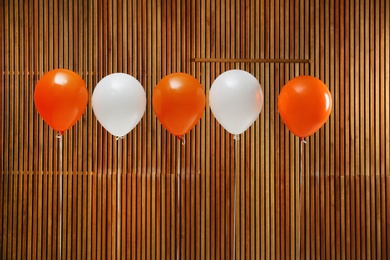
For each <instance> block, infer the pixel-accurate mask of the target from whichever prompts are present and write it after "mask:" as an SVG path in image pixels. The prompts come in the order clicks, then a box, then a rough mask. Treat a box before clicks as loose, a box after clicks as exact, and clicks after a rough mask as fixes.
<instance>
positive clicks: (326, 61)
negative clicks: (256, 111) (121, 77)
mask: <svg viewBox="0 0 390 260" xmlns="http://www.w3.org/2000/svg"><path fill="white" fill-rule="evenodd" d="M0 6H1V9H0V45H1V49H0V50H1V51H0V68H1V108H0V109H1V111H0V112H1V136H0V137H1V148H0V152H1V154H0V155H1V159H0V160H1V182H0V208H1V210H0V255H1V257H0V258H1V259H14V258H18V259H20V258H22V259H31V258H32V259H46V258H48V259H49V258H53V259H58V258H60V257H59V254H61V255H62V258H76V257H77V258H78V259H91V258H92V259H95V258H98V259H114V258H120V257H122V258H131V259H139V258H142V259H173V258H175V257H176V254H177V253H179V254H180V256H181V259H195V258H196V259H231V258H232V247H231V244H232V242H233V228H232V227H233V214H234V213H233V194H234V193H233V190H234V189H233V180H234V179H233V176H234V172H235V170H236V172H237V211H236V218H237V232H236V240H235V241H236V254H237V258H239V259H244V258H245V259H274V258H277V259H285V258H292V259H294V258H296V256H297V255H298V252H299V248H300V247H299V244H298V243H297V241H298V236H299V230H300V227H302V232H301V235H300V238H301V242H302V243H301V250H300V252H301V255H302V258H306V259H309V258H310V259H314V258H317V259H319V258H321V259H335V258H337V259H340V258H342V259H345V258H346V259H360V258H368V259H370V258H371V259H388V258H390V222H389V219H390V133H389V132H390V130H389V129H390V125H389V124H390V4H389V1H386V0H376V1H370V0H340V1H337V0H328V1H326V0H302V1H298V0H275V1H273V0H261V1H257V0H245V1H244V0H213V1H208V0H185V1H181V0H167V1H165V0H163V1H161V0H150V1H136V0H134V1H126V0H104V1H92V0H90V1H83V0H54V1H51V0H2V1H1V3H0ZM58 67H62V68H68V69H70V70H73V71H75V72H77V73H78V74H79V75H80V76H81V77H82V78H83V79H84V80H85V81H86V84H87V87H88V91H89V94H90V96H91V95H92V93H93V89H94V86H95V85H96V84H97V82H98V81H99V80H100V79H101V78H103V77H104V76H106V75H108V74H110V73H113V72H125V73H128V74H131V75H133V76H134V77H135V78H137V79H138V80H139V81H140V82H141V83H142V85H143V86H144V88H145V91H146V94H147V109H146V113H145V116H144V117H143V119H142V120H141V122H140V124H139V125H138V126H137V127H136V128H135V129H134V130H133V131H132V132H131V133H130V134H129V135H127V136H126V138H125V139H123V140H118V141H117V140H116V139H115V138H114V137H112V136H111V135H110V134H108V133H107V132H106V131H105V130H104V129H103V128H102V127H101V125H100V124H98V123H97V121H96V118H95V117H94V114H93V112H92V108H91V105H90V102H89V105H88V106H87V110H86V112H85V114H84V115H83V117H82V119H81V120H80V121H79V122H78V123H77V124H76V125H75V126H74V127H72V129H70V130H69V131H67V132H66V133H65V135H64V136H63V151H62V152H61V151H60V149H59V148H60V147H59V142H60V140H58V139H57V138H56V133H55V132H54V131H53V130H52V129H50V128H49V127H48V126H47V125H46V124H45V123H44V122H43V121H42V119H41V118H40V116H39V115H38V114H37V111H36V109H35V107H34V102H33V92H34V86H35V84H36V82H37V80H38V79H39V78H40V77H41V76H42V74H43V73H45V72H47V71H49V70H51V69H54V68H58ZM237 68H238V69H243V70H246V71H248V72H250V73H252V74H253V75H254V76H255V77H256V78H257V79H258V80H259V82H260V83H261V85H262V88H263V91H264V97H265V101H264V107H263V110H262V112H261V114H260V116H259V118H258V120H257V121H256V122H255V123H254V125H253V126H252V127H251V128H250V129H249V130H247V131H246V132H245V133H244V134H242V135H241V136H240V140H239V141H237V143H236V144H237V146H236V149H235V143H234V142H235V141H234V140H233V136H232V135H230V134H228V133H227V132H226V131H225V130H224V129H223V128H222V127H221V126H220V125H219V124H218V123H217V122H216V120H215V119H214V117H213V115H212V113H211V110H210V108H209V106H208V105H206V109H205V112H204V115H203V117H202V119H201V121H200V122H199V124H197V126H196V127H195V128H194V129H193V130H192V131H191V132H190V133H189V134H187V135H186V136H185V138H186V144H185V145H184V146H182V145H181V144H180V143H179V141H178V140H176V138H175V137H173V136H172V135H171V134H169V133H168V132H167V131H166V130H165V129H164V128H163V127H162V126H161V124H160V123H159V122H158V120H157V119H156V117H155V115H154V113H153V109H152V107H151V103H152V102H151V95H152V91H153V88H154V86H155V85H156V84H157V82H158V81H159V80H160V79H161V78H162V77H163V76H165V75H167V74H170V73H173V72H186V73H189V74H191V75H194V76H195V77H196V78H197V79H198V80H199V81H200V82H201V83H202V85H203V87H204V90H205V93H206V95H208V92H209V89H210V86H211V84H212V82H213V80H214V79H215V78H216V77H217V76H218V75H219V74H220V73H222V72H223V71H226V70H229V69H237ZM301 74H310V75H313V76H316V77H319V78H320V79H322V80H323V81H324V82H325V83H326V85H327V86H328V87H329V89H330V91H331V93H332V96H333V111H332V114H331V116H330V118H329V120H328V122H327V123H326V124H325V126H324V127H322V128H321V129H320V130H319V131H318V132H317V133H316V134H314V135H313V136H311V137H309V138H307V139H306V141H307V144H305V145H304V150H303V155H304V156H303V157H302V160H303V165H304V169H303V170H304V204H303V206H304V214H302V215H301V226H300V220H299V218H298V216H299V211H298V201H299V192H298V188H299V187H298V183H299V182H298V176H299V163H300V153H299V145H300V144H299V140H298V138H297V137H295V136H293V135H292V134H291V133H290V132H289V131H288V130H287V129H286V127H285V126H284V125H283V123H282V121H281V119H280V117H279V115H278V112H277V97H278V93H279V92H280V90H281V88H282V87H283V85H284V84H285V83H286V82H287V81H288V80H289V79H291V78H293V77H295V76H297V75H301ZM60 162H62V164H60ZM118 173H119V174H118ZM118 176H119V178H120V179H118ZM177 180H180V204H178V203H177V198H178V196H177V193H176V191H177V183H176V181H177ZM118 184H120V185H118ZM118 194H119V196H118ZM176 250H178V251H176Z"/></svg>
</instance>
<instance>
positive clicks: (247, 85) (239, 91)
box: [209, 70, 263, 135]
mask: <svg viewBox="0 0 390 260" xmlns="http://www.w3.org/2000/svg"><path fill="white" fill-rule="evenodd" d="M209 101H210V108H211V111H212V112H213V114H214V116H215V118H216V119H217V121H218V122H219V123H220V124H221V125H222V126H223V127H224V128H225V129H226V130H227V131H228V132H229V133H231V134H235V135H237V134H241V133H242V132H244V131H245V130H246V129H248V128H249V127H250V126H251V125H252V124H253V122H254V121H255V120H256V119H257V117H258V116H259V114H260V112H261V109H262V107H263V91H262V90H261V86H260V83H259V82H258V81H257V79H256V78H255V77H254V76H253V75H252V74H250V73H248V72H246V71H243V70H228V71H225V72H224V73H222V74H221V75H219V76H218V77H217V78H216V79H215V81H214V82H213V84H212V85H211V89H210V95H209Z"/></svg>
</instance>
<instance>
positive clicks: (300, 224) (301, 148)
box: [297, 137, 306, 259]
mask: <svg viewBox="0 0 390 260" xmlns="http://www.w3.org/2000/svg"><path fill="white" fill-rule="evenodd" d="M304 144H306V141H305V139H304V138H303V137H302V138H300V158H299V159H300V163H299V200H298V204H299V205H298V207H299V211H298V220H299V230H298V239H297V240H298V241H297V242H298V259H300V257H301V231H303V230H302V228H303V225H302V221H301V216H302V217H303V216H304V212H302V210H303V185H302V182H303V177H302V176H303V145H304ZM302 233H303V232H302ZM302 235H303V234H302Z"/></svg>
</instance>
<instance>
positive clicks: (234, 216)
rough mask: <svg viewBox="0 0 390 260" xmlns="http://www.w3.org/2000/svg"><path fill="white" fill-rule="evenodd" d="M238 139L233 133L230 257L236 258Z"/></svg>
mask: <svg viewBox="0 0 390 260" xmlns="http://www.w3.org/2000/svg"><path fill="white" fill-rule="evenodd" d="M239 140H240V136H239V135H234V177H233V178H234V179H233V188H234V198H233V199H234V202H233V245H232V248H233V254H232V259H233V260H234V259H236V197H237V188H236V172H237V166H236V165H237V163H236V160H237V143H238V141H239Z"/></svg>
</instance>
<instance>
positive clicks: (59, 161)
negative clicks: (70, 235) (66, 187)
mask: <svg viewBox="0 0 390 260" xmlns="http://www.w3.org/2000/svg"><path fill="white" fill-rule="evenodd" d="M62 135H63V132H58V133H57V135H56V138H58V139H59V156H58V157H59V159H58V164H59V186H60V187H59V206H58V207H59V211H58V255H59V256H60V257H59V258H62Z"/></svg>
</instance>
